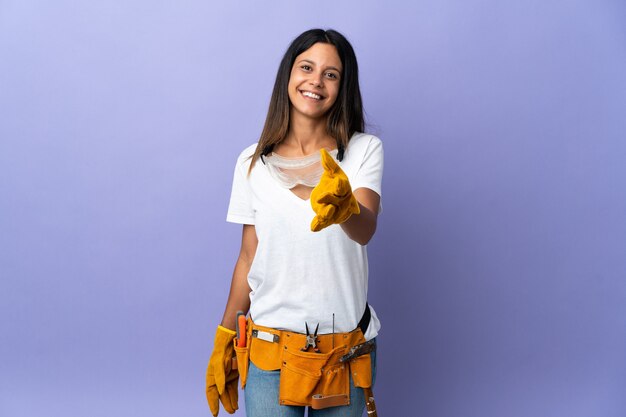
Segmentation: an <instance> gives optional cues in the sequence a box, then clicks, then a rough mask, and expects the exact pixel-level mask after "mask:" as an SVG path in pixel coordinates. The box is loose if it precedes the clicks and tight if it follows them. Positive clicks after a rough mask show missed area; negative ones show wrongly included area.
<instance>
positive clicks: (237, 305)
mask: <svg viewBox="0 0 626 417" xmlns="http://www.w3.org/2000/svg"><path fill="white" fill-rule="evenodd" d="M257 244H258V240H257V237H256V229H255V228H254V226H252V225H244V226H243V230H242V235H241V251H240V252H239V257H238V258H237V263H236V264H235V270H234V271H233V278H232V280H231V283H230V293H229V294H228V301H227V302H226V308H225V309H224V316H223V317H222V326H224V327H226V328H228V329H235V321H236V315H237V311H243V312H244V313H247V312H248V310H249V309H250V286H249V285H248V273H249V272H250V266H251V265H252V261H253V260H254V255H255V253H256V247H257Z"/></svg>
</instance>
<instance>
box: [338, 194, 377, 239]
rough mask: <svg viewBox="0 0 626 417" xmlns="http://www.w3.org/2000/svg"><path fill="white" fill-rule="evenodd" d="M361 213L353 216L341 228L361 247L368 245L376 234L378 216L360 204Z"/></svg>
mask: <svg viewBox="0 0 626 417" xmlns="http://www.w3.org/2000/svg"><path fill="white" fill-rule="evenodd" d="M359 207H360V209H361V212H360V213H359V214H353V215H352V216H350V218H349V219H348V220H346V221H345V222H343V223H341V228H342V229H343V231H344V232H346V234H347V235H348V237H349V238H350V239H352V240H354V241H355V242H357V243H359V244H361V245H367V243H368V242H369V241H370V239H371V238H372V236H374V233H375V232H376V222H377V217H378V214H377V213H374V212H373V211H372V210H370V209H368V208H367V207H365V206H364V205H363V204H361V203H359Z"/></svg>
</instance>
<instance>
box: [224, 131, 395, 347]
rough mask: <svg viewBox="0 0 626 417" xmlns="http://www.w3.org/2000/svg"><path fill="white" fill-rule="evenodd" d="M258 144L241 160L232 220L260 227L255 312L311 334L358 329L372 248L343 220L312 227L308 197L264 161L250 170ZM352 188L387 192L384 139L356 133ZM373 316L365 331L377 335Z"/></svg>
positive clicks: (346, 161)
mask: <svg viewBox="0 0 626 417" xmlns="http://www.w3.org/2000/svg"><path fill="white" fill-rule="evenodd" d="M255 149H256V144H254V145H251V146H249V147H248V148H246V149H245V150H244V151H243V152H242V153H241V154H240V155H239V158H238V160H237V165H236V167H235V174H234V179H233V187H232V193H231V197H230V204H229V207H228V215H227V218H226V220H227V221H229V222H233V223H240V224H251V225H254V226H255V229H256V235H257V238H258V246H257V249H256V254H255V256H254V260H253V262H252V265H251V267H250V272H249V273H248V283H249V285H250V288H251V289H252V291H251V293H250V302H251V304H250V314H251V316H252V319H253V320H254V322H255V323H257V324H259V325H261V326H267V327H273V328H277V329H284V330H290V331H294V332H299V333H305V322H307V323H308V325H309V330H310V331H311V332H313V331H314V330H315V327H316V325H317V323H319V332H318V334H326V333H332V331H333V313H334V315H335V328H334V330H335V332H349V331H352V330H354V329H355V328H356V327H357V324H358V323H359V320H360V319H361V317H362V315H363V312H364V311H365V303H366V301H367V280H368V266H367V247H366V246H361V245H360V244H359V243H357V242H355V241H353V240H352V239H350V238H349V237H348V235H347V234H346V233H345V232H344V231H343V229H342V228H341V226H339V225H336V224H335V225H331V226H329V227H327V228H325V229H323V230H322V231H320V232H312V231H311V230H310V225H311V220H313V217H315V213H314V211H313V209H312V208H311V203H310V201H309V200H303V199H301V198H299V197H298V196H296V195H295V194H294V193H293V192H292V191H290V190H289V189H287V188H284V187H282V186H281V185H280V184H279V183H278V181H277V180H275V179H274V178H272V177H271V176H270V174H269V172H268V169H267V167H266V166H265V165H264V164H263V163H262V162H261V160H258V161H257V162H256V163H255V165H254V168H253V169H252V171H251V172H250V175H249V176H248V169H249V167H250V163H251V158H250V156H252V154H253V153H254V150H255ZM339 165H340V166H341V169H342V170H343V171H344V172H345V173H346V175H347V176H348V179H349V180H350V184H351V186H352V190H356V189H358V188H362V187H365V188H369V189H370V190H372V191H374V192H376V193H377V194H378V195H382V194H381V180H382V172H383V147H382V142H381V141H380V139H378V138H377V137H375V136H372V135H368V134H363V133H355V134H354V135H353V136H352V138H351V139H350V141H349V143H348V147H347V149H346V151H345V154H344V158H343V161H341V162H339ZM370 309H371V313H372V318H371V321H370V324H369V327H368V329H367V332H366V334H365V338H366V339H367V340H369V339H372V338H374V337H376V335H377V334H378V330H379V329H380V322H379V320H378V317H377V316H376V312H375V311H374V309H373V308H372V306H371V305H370Z"/></svg>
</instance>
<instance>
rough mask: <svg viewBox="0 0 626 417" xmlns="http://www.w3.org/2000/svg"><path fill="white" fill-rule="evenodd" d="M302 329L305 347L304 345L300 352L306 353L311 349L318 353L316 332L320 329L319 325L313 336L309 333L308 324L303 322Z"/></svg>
mask: <svg viewBox="0 0 626 417" xmlns="http://www.w3.org/2000/svg"><path fill="white" fill-rule="evenodd" d="M304 327H305V328H306V345H304V347H303V348H302V349H300V350H301V351H303V352H306V351H307V350H309V348H310V347H312V348H313V351H314V352H316V353H320V350H319V348H318V347H317V342H318V340H317V331H318V330H319V328H320V324H319V323H317V327H316V328H315V332H314V333H313V334H311V333H310V332H309V324H308V323H307V322H304Z"/></svg>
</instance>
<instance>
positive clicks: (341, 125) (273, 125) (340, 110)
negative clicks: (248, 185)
mask: <svg viewBox="0 0 626 417" xmlns="http://www.w3.org/2000/svg"><path fill="white" fill-rule="evenodd" d="M318 42H321V43H328V44H331V45H333V46H334V47H335V48H336V49H337V54H338V55H339V59H340V60H341V64H342V66H343V71H342V74H341V78H340V86H339V94H338V96H337V100H336V101H335V103H334V104H333V106H332V107H331V108H330V110H329V111H328V116H327V117H328V118H327V125H326V131H327V133H328V134H329V135H330V136H332V137H333V138H335V140H336V141H337V149H338V150H339V153H338V155H337V157H338V159H339V160H341V159H342V158H343V152H344V151H345V149H346V148H347V147H348V141H349V140H350V137H352V135H353V134H354V132H362V131H363V129H364V121H363V102H362V101H361V90H360V88H359V68H358V64H357V61H356V55H355V54H354V49H352V45H350V42H348V40H347V39H346V38H345V37H344V36H343V35H342V34H341V33H339V32H337V31H335V30H332V29H329V30H323V29H311V30H307V31H306V32H304V33H302V34H301V35H300V36H298V37H297V38H296V39H294V40H293V42H291V45H289V48H287V51H286V52H285V55H284V56H283V59H282V60H281V61H280V65H279V67H278V73H277V74H276V81H275V82H274V90H273V91H272V98H271V100H270V105H269V109H268V111H267V117H266V119H265V125H264V126H263V132H262V133H261V137H260V139H259V143H258V145H257V147H256V150H255V151H254V155H252V163H251V164H250V171H251V170H252V168H253V167H254V163H255V161H256V160H257V159H258V158H259V157H262V156H265V155H267V154H269V153H270V152H271V151H272V149H273V148H274V146H276V145H277V144H279V143H280V142H282V141H283V140H284V139H285V137H286V136H287V132H288V131H289V112H290V108H291V102H290V101H289V93H288V90H287V87H288V85H289V77H290V76H291V68H292V67H293V63H294V61H295V60H296V57H297V56H298V55H300V54H301V53H303V52H304V51H306V50H307V49H309V48H310V47H311V46H313V45H314V44H316V43H318Z"/></svg>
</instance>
